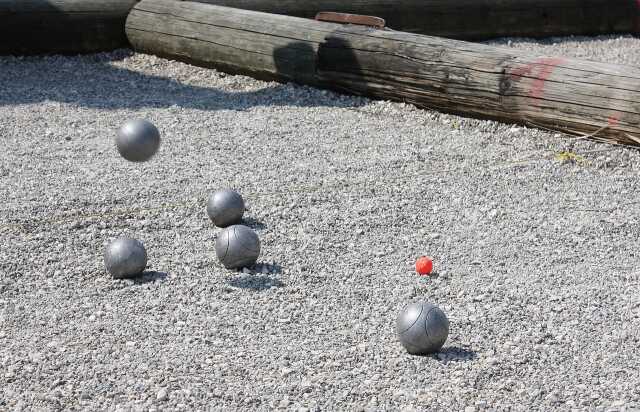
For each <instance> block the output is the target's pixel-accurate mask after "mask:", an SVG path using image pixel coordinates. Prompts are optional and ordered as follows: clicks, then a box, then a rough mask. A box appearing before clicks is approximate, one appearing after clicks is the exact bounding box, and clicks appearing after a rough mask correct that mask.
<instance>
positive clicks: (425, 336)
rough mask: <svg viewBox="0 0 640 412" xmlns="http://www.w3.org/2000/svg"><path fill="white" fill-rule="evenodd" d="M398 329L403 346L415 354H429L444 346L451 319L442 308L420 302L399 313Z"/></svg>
mask: <svg viewBox="0 0 640 412" xmlns="http://www.w3.org/2000/svg"><path fill="white" fill-rule="evenodd" d="M396 331H397V333H398V338H399V339H400V343H401V344H402V346H403V347H404V348H405V349H406V350H407V352H409V353H410V354H413V355H427V354H430V353H434V352H437V351H439V350H440V348H442V345H444V343H445V341H446V340H447V337H448V335H449V320H448V319H447V317H446V315H445V314H444V312H442V310H440V308H438V307H437V306H435V305H433V304H431V303H427V302H418V303H413V304H411V305H409V306H407V307H405V308H404V309H403V310H402V312H400V314H399V315H398V319H397V323H396Z"/></svg>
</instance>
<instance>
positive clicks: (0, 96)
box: [0, 50, 354, 110]
mask: <svg viewBox="0 0 640 412" xmlns="http://www.w3.org/2000/svg"><path fill="white" fill-rule="evenodd" d="M132 55H133V53H132V52H131V51H130V50H118V51H116V52H113V53H101V54H93V55H85V56H76V57H73V58H70V57H62V56H48V57H43V56H34V57H19V58H15V57H0V85H2V93H0V106H7V105H19V104H33V103H40V102H46V101H53V102H60V103H66V104H71V105H76V106H79V107H86V108H91V109H94V108H95V109H106V110H118V109H141V108H168V107H182V108H187V109H198V110H247V109H250V108H252V107H256V106H293V107H354V104H353V100H352V99H336V98H335V96H332V95H331V94H329V95H325V94H322V93H320V91H314V90H313V89H306V90H303V89H301V88H297V89H296V88H291V87H290V86H287V85H284V84H274V85H270V86H269V87H265V88H263V89H260V90H254V91H249V92H244V91H238V92H228V91H222V90H220V89H218V88H213V87H211V88H209V87H200V86H191V85H188V84H185V83H182V82H179V81H177V80H174V79H170V78H168V77H162V76H156V75H148V74H144V73H140V72H137V71H131V70H127V69H123V68H118V67H115V66H114V65H112V63H113V62H115V61H120V60H123V59H126V58H128V57H131V56H132ZM202 70H206V69H202ZM211 73H212V75H213V71H212V72H211ZM222 76H225V75H224V74H222Z"/></svg>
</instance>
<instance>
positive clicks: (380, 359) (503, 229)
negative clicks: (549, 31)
mask: <svg viewBox="0 0 640 412" xmlns="http://www.w3.org/2000/svg"><path fill="white" fill-rule="evenodd" d="M492 44H501V45H507V46H508V47H515V48H521V49H523V50H531V51H532V52H534V53H540V54H550V55H554V54H562V55H571V56H575V57H580V58H588V59H591V60H599V61H608V62H618V63H624V64H635V65H640V39H635V38H631V37H599V38H565V39H550V40H545V41H533V40H518V39H501V40H497V41H495V42H492ZM131 118H146V119H149V120H151V121H152V122H154V123H155V124H156V126H157V127H158V128H159V130H160V132H161V134H162V139H163V140H162V145H161V148H160V151H159V152H158V154H157V155H156V156H155V157H154V158H153V159H152V160H151V161H149V162H146V163H140V164H139V163H128V162H126V161H125V160H124V159H122V158H121V157H119V155H118V153H117V150H116V148H115V145H114V137H115V133H116V131H117V129H118V128H119V127H120V125H122V124H123V123H124V122H125V121H126V120H128V119H131ZM0 142H1V143H2V150H1V151H0V197H1V198H2V199H3V201H2V202H0V410H123V411H124V410H149V411H152V410H210V409H213V410H221V409H225V410H273V409H283V410H298V411H314V410H370V411H378V410H404V411H410V410H464V411H467V412H469V411H475V410H478V411H480V410H502V409H511V410H552V409H562V410H569V409H577V410H598V411H614V410H616V411H618V410H625V409H626V410H631V409H637V408H640V392H639V391H638V387H639V386H640V374H638V370H639V369H640V358H639V355H638V345H639V343H640V342H639V337H640V332H639V331H640V293H639V292H638V289H639V286H640V270H639V267H638V266H639V263H640V252H639V251H640V240H639V238H638V235H639V233H640V206H639V200H638V193H639V190H640V179H639V176H640V152H638V151H637V150H636V149H630V148H624V147H617V146H610V145H605V144H598V143H593V142H588V141H584V140H576V139H569V138H566V137H563V136H560V135H556V134H554V133H549V132H546V131H542V130H536V129H529V128H523V127H520V126H514V125H507V124H501V123H497V122H491V121H479V120H472V119H466V118H463V117H458V116H452V115H445V114H439V113H437V112H434V111H426V110H419V109H416V108H414V107H412V106H409V105H404V104H399V103H390V102H385V101H373V100H368V99H365V98H359V97H349V96H341V95H337V94H334V93H331V92H326V91H321V90H316V89H312V88H308V87H301V86H294V85H283V84H277V83H265V82H261V81H257V80H253V79H250V78H247V77H242V76H229V75H225V74H223V73H220V72H217V71H214V70H208V69H202V68H198V67H193V66H189V65H186V64H183V63H177V62H172V61H168V60H164V59H161V58H157V57H153V56H147V55H142V54H134V53H131V52H129V51H124V50H121V51H117V52H114V53H108V54H98V55H90V56H81V57H60V56H51V57H29V58H17V57H0ZM219 188H234V189H236V190H238V191H239V192H240V193H242V195H243V196H244V198H245V201H246V202H247V205H248V209H249V210H248V211H247V213H246V224H248V225H249V226H251V227H252V228H254V229H255V230H256V231H257V233H258V234H259V236H260V239H261V242H262V254H261V256H260V259H259V261H258V264H257V266H256V267H254V268H251V270H245V271H241V272H236V271H230V270H226V269H224V268H223V267H222V265H220V264H219V263H218V262H217V260H216V257H215V251H214V244H215V238H216V234H217V233H218V232H219V230H220V229H218V228H216V227H214V226H213V225H212V224H211V223H210V221H209V220H208V218H207V215H206V212H205V205H206V198H207V196H208V194H209V193H211V192H212V191H214V190H216V189H219ZM121 235H128V236H132V237H135V238H137V239H140V240H141V241H143V242H144V244H145V245H146V248H147V252H148V255H149V265H148V270H147V272H145V274H144V276H142V277H140V278H137V279H134V280H114V279H112V278H111V277H110V276H109V275H108V274H107V273H106V271H105V268H104V264H103V260H102V256H103V252H104V248H105V245H107V244H108V242H109V241H111V240H113V239H115V238H116V237H118V236H121ZM421 255H429V256H432V257H433V259H434V262H435V272H436V275H435V276H431V277H419V276H418V275H417V274H416V273H415V271H414V267H413V265H414V263H415V260H416V259H417V258H418V257H419V256H421ZM417 300H426V301H429V302H432V303H434V304H436V305H438V306H439V307H440V308H442V310H443V311H444V312H445V313H446V314H447V316H448V317H449V320H450V323H451V326H450V334H449V339H448V341H447V342H446V343H445V346H444V348H443V349H442V351H441V352H440V353H438V354H435V355H432V356H425V357H415V356H410V355H408V354H407V353H406V352H405V351H404V349H403V348H402V347H401V345H400V344H399V342H398V340H397V338H396V336H395V320H396V316H397V314H398V313H399V311H400V310H401V309H402V307H403V306H404V305H406V304H408V303H409V302H413V301H417Z"/></svg>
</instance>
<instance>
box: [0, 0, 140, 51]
mask: <svg viewBox="0 0 640 412" xmlns="http://www.w3.org/2000/svg"><path fill="white" fill-rule="evenodd" d="M136 2H137V0H0V39H2V41H0V54H15V55H28V54H51V53H59V54H78V53H92V52H98V51H107V50H113V49H116V48H119V47H126V46H127V45H128V42H127V37H126V36H125V33H124V23H125V20H126V18H127V14H128V13H129V11H130V10H131V8H132V7H133V5H134V4H135V3H136Z"/></svg>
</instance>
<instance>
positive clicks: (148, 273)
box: [131, 270, 168, 285]
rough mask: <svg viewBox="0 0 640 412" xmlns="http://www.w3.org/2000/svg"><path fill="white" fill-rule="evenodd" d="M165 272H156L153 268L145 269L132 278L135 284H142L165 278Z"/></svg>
mask: <svg viewBox="0 0 640 412" xmlns="http://www.w3.org/2000/svg"><path fill="white" fill-rule="evenodd" d="M167 276H168V274H167V272H156V271H155V270H145V271H144V272H142V275H140V276H138V277H135V278H132V279H131V280H133V283H134V284H135V285H143V284H145V283H152V282H156V281H162V280H165V279H166V278H167Z"/></svg>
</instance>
